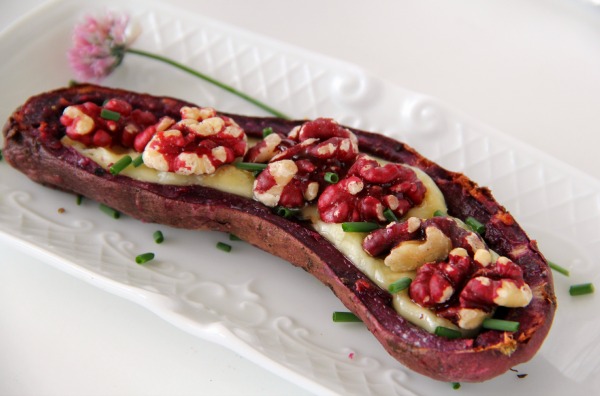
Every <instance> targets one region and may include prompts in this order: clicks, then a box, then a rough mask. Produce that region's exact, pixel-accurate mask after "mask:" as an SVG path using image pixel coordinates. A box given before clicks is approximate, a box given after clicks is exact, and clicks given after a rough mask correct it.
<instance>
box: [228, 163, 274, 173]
mask: <svg viewBox="0 0 600 396" xmlns="http://www.w3.org/2000/svg"><path fill="white" fill-rule="evenodd" d="M235 167H236V168H238V169H242V170H247V171H262V170H264V169H265V168H266V167H267V164H257V163H254V162H236V163H235Z"/></svg>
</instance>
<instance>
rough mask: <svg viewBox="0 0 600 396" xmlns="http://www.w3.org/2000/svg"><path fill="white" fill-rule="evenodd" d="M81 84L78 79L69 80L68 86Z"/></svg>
mask: <svg viewBox="0 0 600 396" xmlns="http://www.w3.org/2000/svg"><path fill="white" fill-rule="evenodd" d="M78 85H79V82H78V81H77V80H69V83H68V86H69V88H73V87H76V86H78Z"/></svg>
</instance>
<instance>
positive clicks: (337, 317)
mask: <svg viewBox="0 0 600 396" xmlns="http://www.w3.org/2000/svg"><path fill="white" fill-rule="evenodd" d="M332 319H333V321H334V322H362V320H360V318H359V317H358V316H356V315H354V314H353V313H352V312H339V311H335V312H334V313H333V316H332Z"/></svg>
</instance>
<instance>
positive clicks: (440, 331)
mask: <svg viewBox="0 0 600 396" xmlns="http://www.w3.org/2000/svg"><path fill="white" fill-rule="evenodd" d="M435 335H436V336H440V337H446V338H460V337H461V336H462V334H461V332H460V331H458V330H454V329H449V328H448V327H444V326H438V327H436V328H435Z"/></svg>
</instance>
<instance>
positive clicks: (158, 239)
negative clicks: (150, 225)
mask: <svg viewBox="0 0 600 396" xmlns="http://www.w3.org/2000/svg"><path fill="white" fill-rule="evenodd" d="M152 238H154V242H156V243H163V242H164V240H165V236H164V235H163V233H162V231H161V230H157V231H154V234H152Z"/></svg>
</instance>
